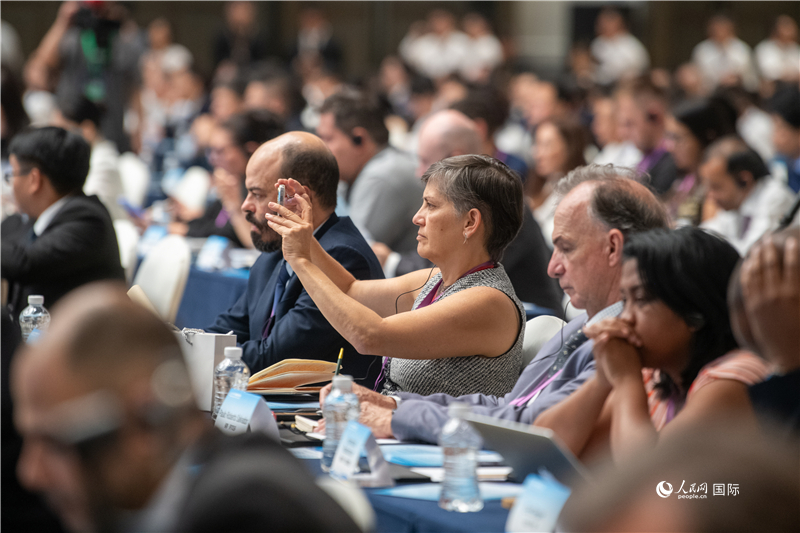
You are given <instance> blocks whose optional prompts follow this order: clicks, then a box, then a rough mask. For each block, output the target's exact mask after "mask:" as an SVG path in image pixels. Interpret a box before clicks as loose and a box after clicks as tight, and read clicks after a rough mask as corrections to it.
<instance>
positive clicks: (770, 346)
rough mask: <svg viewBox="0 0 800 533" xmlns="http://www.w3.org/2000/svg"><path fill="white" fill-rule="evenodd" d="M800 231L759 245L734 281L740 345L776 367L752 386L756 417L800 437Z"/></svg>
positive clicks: (793, 229)
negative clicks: (774, 370)
mask: <svg viewBox="0 0 800 533" xmlns="http://www.w3.org/2000/svg"><path fill="white" fill-rule="evenodd" d="M799 243H800V228H798V227H797V226H792V227H789V228H785V229H783V230H781V231H779V232H776V233H774V234H771V235H767V236H766V237H764V238H763V239H761V240H760V241H759V242H757V243H756V244H755V245H754V246H753V247H752V248H751V249H750V252H749V253H748V255H747V256H746V257H745V258H744V261H743V262H742V265H741V272H740V273H739V272H737V273H736V274H737V275H736V276H735V277H734V278H733V279H732V280H731V286H730V291H729V301H730V306H731V313H732V315H733V318H734V321H733V332H734V334H736V337H737V339H738V341H739V342H740V343H741V344H742V345H745V346H748V347H750V348H752V349H753V350H754V351H756V352H758V354H760V355H761V356H762V357H764V358H765V359H766V360H767V361H769V362H770V363H772V364H774V365H775V366H776V367H777V368H776V373H775V375H773V376H772V377H770V378H769V379H767V380H766V381H764V382H763V383H759V384H757V385H754V386H752V387H750V399H751V401H752V402H753V407H754V409H755V411H756V415H758V416H759V419H760V420H762V422H764V423H765V425H767V426H770V425H772V426H774V427H780V428H783V429H784V430H785V432H786V433H790V434H792V435H793V436H794V437H795V438H800V395H798V393H797V391H799V390H800V351H798V349H797V347H798V346H800V244H799Z"/></svg>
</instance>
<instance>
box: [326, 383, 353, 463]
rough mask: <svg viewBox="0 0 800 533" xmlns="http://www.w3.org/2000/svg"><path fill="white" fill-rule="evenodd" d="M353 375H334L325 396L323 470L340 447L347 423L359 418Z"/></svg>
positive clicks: (331, 461)
mask: <svg viewBox="0 0 800 533" xmlns="http://www.w3.org/2000/svg"><path fill="white" fill-rule="evenodd" d="M352 391H353V376H334V378H333V387H332V388H331V393H330V394H329V395H328V397H327V398H325V405H324V406H322V415H323V417H324V418H325V442H324V444H323V445H322V470H323V471H324V472H327V471H329V470H330V468H331V463H333V456H334V455H336V448H338V447H339V440H341V438H342V433H344V429H345V427H347V423H348V422H349V421H351V420H358V415H359V405H358V397H357V396H356V395H355V394H353V392H352Z"/></svg>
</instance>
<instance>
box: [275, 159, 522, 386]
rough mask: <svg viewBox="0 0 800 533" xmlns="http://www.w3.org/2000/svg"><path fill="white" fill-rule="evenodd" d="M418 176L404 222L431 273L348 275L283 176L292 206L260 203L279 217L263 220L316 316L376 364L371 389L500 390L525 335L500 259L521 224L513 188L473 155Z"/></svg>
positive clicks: (505, 175) (494, 164)
mask: <svg viewBox="0 0 800 533" xmlns="http://www.w3.org/2000/svg"><path fill="white" fill-rule="evenodd" d="M422 180H423V182H425V184H426V187H425V191H424V193H423V200H422V207H420V209H419V211H418V212H417V214H416V215H415V216H414V219H413V221H414V223H415V224H416V225H417V226H419V231H418V235H417V241H418V245H417V251H418V253H419V254H420V255H421V256H422V257H424V258H426V259H428V260H430V261H431V262H432V263H434V264H435V265H436V267H434V268H433V269H430V270H428V269H426V270H420V271H417V272H412V273H410V274H407V275H405V276H401V277H398V278H392V279H386V280H369V281H360V280H356V279H355V278H354V277H353V276H352V275H351V274H350V273H349V272H347V271H346V270H345V269H344V268H342V266H341V265H340V264H339V263H337V262H336V261H335V260H334V259H333V258H331V257H330V256H329V255H328V254H326V253H325V251H324V250H322V248H321V247H320V246H319V244H318V243H317V242H316V241H315V240H314V237H313V227H312V225H311V220H310V217H311V206H310V204H309V199H308V197H307V196H306V195H303V194H298V193H299V192H300V191H302V188H301V187H300V186H299V184H298V183H296V182H295V181H294V180H279V181H278V183H279V184H284V185H286V189H287V193H288V194H289V195H294V198H293V199H292V200H291V201H290V202H289V204H290V205H293V206H294V211H292V210H290V209H289V208H287V207H280V206H278V205H277V204H270V206H269V207H270V209H272V210H274V211H275V212H276V213H278V214H280V216H274V215H269V214H268V215H267V221H268V223H269V226H270V227H271V228H272V229H273V230H275V231H276V232H278V233H279V234H280V235H281V236H282V237H283V255H284V258H285V259H286V260H287V261H288V262H289V264H290V265H291V267H292V269H293V270H294V272H295V273H296V274H297V275H298V276H299V278H300V281H302V283H303V286H304V287H305V289H306V290H307V291H308V294H309V295H310V296H311V298H312V299H313V300H314V302H315V303H316V304H317V307H318V308H319V309H320V311H321V312H322V314H323V315H324V316H325V318H326V319H327V320H328V321H329V322H330V323H331V324H332V325H333V327H334V328H336V330H337V331H339V333H340V334H341V335H342V336H343V337H344V338H345V339H347V340H348V342H350V343H351V344H352V345H353V346H354V347H355V348H356V349H357V350H358V351H359V352H360V353H362V354H371V355H376V356H383V357H384V361H383V365H384V366H383V372H382V376H383V377H384V378H385V379H384V382H383V388H382V392H384V393H393V392H400V391H403V392H415V393H419V394H433V393H437V392H443V393H447V394H451V395H463V394H470V393H477V392H480V393H484V394H493V395H503V394H505V393H507V392H508V391H510V390H511V389H512V388H513V386H514V384H515V383H516V380H517V377H518V376H519V371H520V366H521V357H522V340H523V333H524V331H525V327H524V326H525V311H524V308H523V307H522V304H521V303H520V301H519V300H518V299H517V297H516V295H515V294H514V289H513V287H512V286H511V282H510V281H509V279H508V276H507V275H506V273H505V270H504V269H503V266H502V265H501V264H500V262H499V261H500V260H501V259H502V256H503V251H504V250H505V248H506V246H507V245H508V243H510V242H511V240H512V239H513V238H514V237H515V236H516V234H517V232H518V231H519V228H520V226H521V224H522V202H523V199H522V183H521V182H520V180H519V178H518V177H517V176H516V175H515V174H514V173H513V172H512V171H511V170H510V169H509V168H508V167H507V166H506V165H504V164H503V163H501V162H499V161H497V160H496V159H493V158H491V157H485V156H477V155H468V156H458V157H451V158H448V159H444V160H442V161H440V162H438V163H435V164H433V165H432V166H431V167H430V169H428V171H427V172H426V173H425V175H424V176H423V177H422ZM345 364H346V362H345ZM376 386H377V383H376Z"/></svg>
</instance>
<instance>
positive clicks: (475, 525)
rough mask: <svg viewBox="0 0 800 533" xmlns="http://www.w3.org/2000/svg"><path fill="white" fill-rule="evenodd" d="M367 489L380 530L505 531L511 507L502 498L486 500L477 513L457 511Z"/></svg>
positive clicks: (394, 532) (407, 532)
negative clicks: (506, 506)
mask: <svg viewBox="0 0 800 533" xmlns="http://www.w3.org/2000/svg"><path fill="white" fill-rule="evenodd" d="M365 492H366V494H367V498H368V499H369V502H370V503H371V504H372V508H373V509H375V515H376V517H377V527H376V530H377V532H378V533H390V532H391V533H427V532H430V533H434V532H436V533H447V532H453V533H461V532H463V533H472V532H474V533H479V532H480V533H491V532H497V533H502V532H503V531H505V527H506V520H508V512H509V511H508V509H503V506H502V505H501V503H500V501H499V500H489V501H485V502H483V509H482V510H481V511H479V512H477V513H456V512H451V511H445V510H444V509H441V508H440V507H439V504H438V502H430V501H423V500H411V499H408V498H397V497H395V496H382V495H379V494H375V491H374V490H373V489H366V490H365Z"/></svg>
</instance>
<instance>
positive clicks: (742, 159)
mask: <svg viewBox="0 0 800 533" xmlns="http://www.w3.org/2000/svg"><path fill="white" fill-rule="evenodd" d="M700 178H701V179H702V182H703V186H704V187H705V189H706V194H707V195H708V197H709V198H710V199H711V200H712V201H713V202H714V203H715V204H717V206H718V207H719V211H717V214H716V215H714V217H713V218H711V219H709V220H706V221H705V222H703V223H702V224H701V225H700V227H701V228H704V229H707V230H711V231H713V232H715V233H717V234H719V235H720V236H722V237H723V238H724V239H725V240H727V241H728V242H729V243H731V244H732V245H733V247H734V248H736V250H737V251H738V252H739V253H740V254H744V253H746V252H747V250H748V249H749V248H750V246H752V245H753V243H755V242H756V241H757V240H758V239H759V238H760V237H761V236H762V235H764V234H765V233H766V232H768V231H771V230H773V229H775V228H776V227H777V226H778V222H779V221H780V219H781V217H782V216H783V214H784V213H785V212H786V211H787V210H788V209H789V208H790V207H791V205H792V197H793V194H792V190H791V189H789V187H787V186H786V185H785V184H784V183H782V182H780V181H778V180H777V179H775V178H773V177H771V176H770V175H769V169H768V168H767V165H766V164H764V161H763V160H762V159H761V156H759V155H758V153H756V152H755V150H753V149H752V148H750V147H749V146H747V144H746V143H745V142H744V141H743V140H741V139H740V138H738V137H734V136H729V137H723V138H722V139H719V140H718V141H715V142H714V144H712V145H711V146H709V147H708V149H707V150H706V153H705V156H704V162H703V164H702V165H701V166H700Z"/></svg>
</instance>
